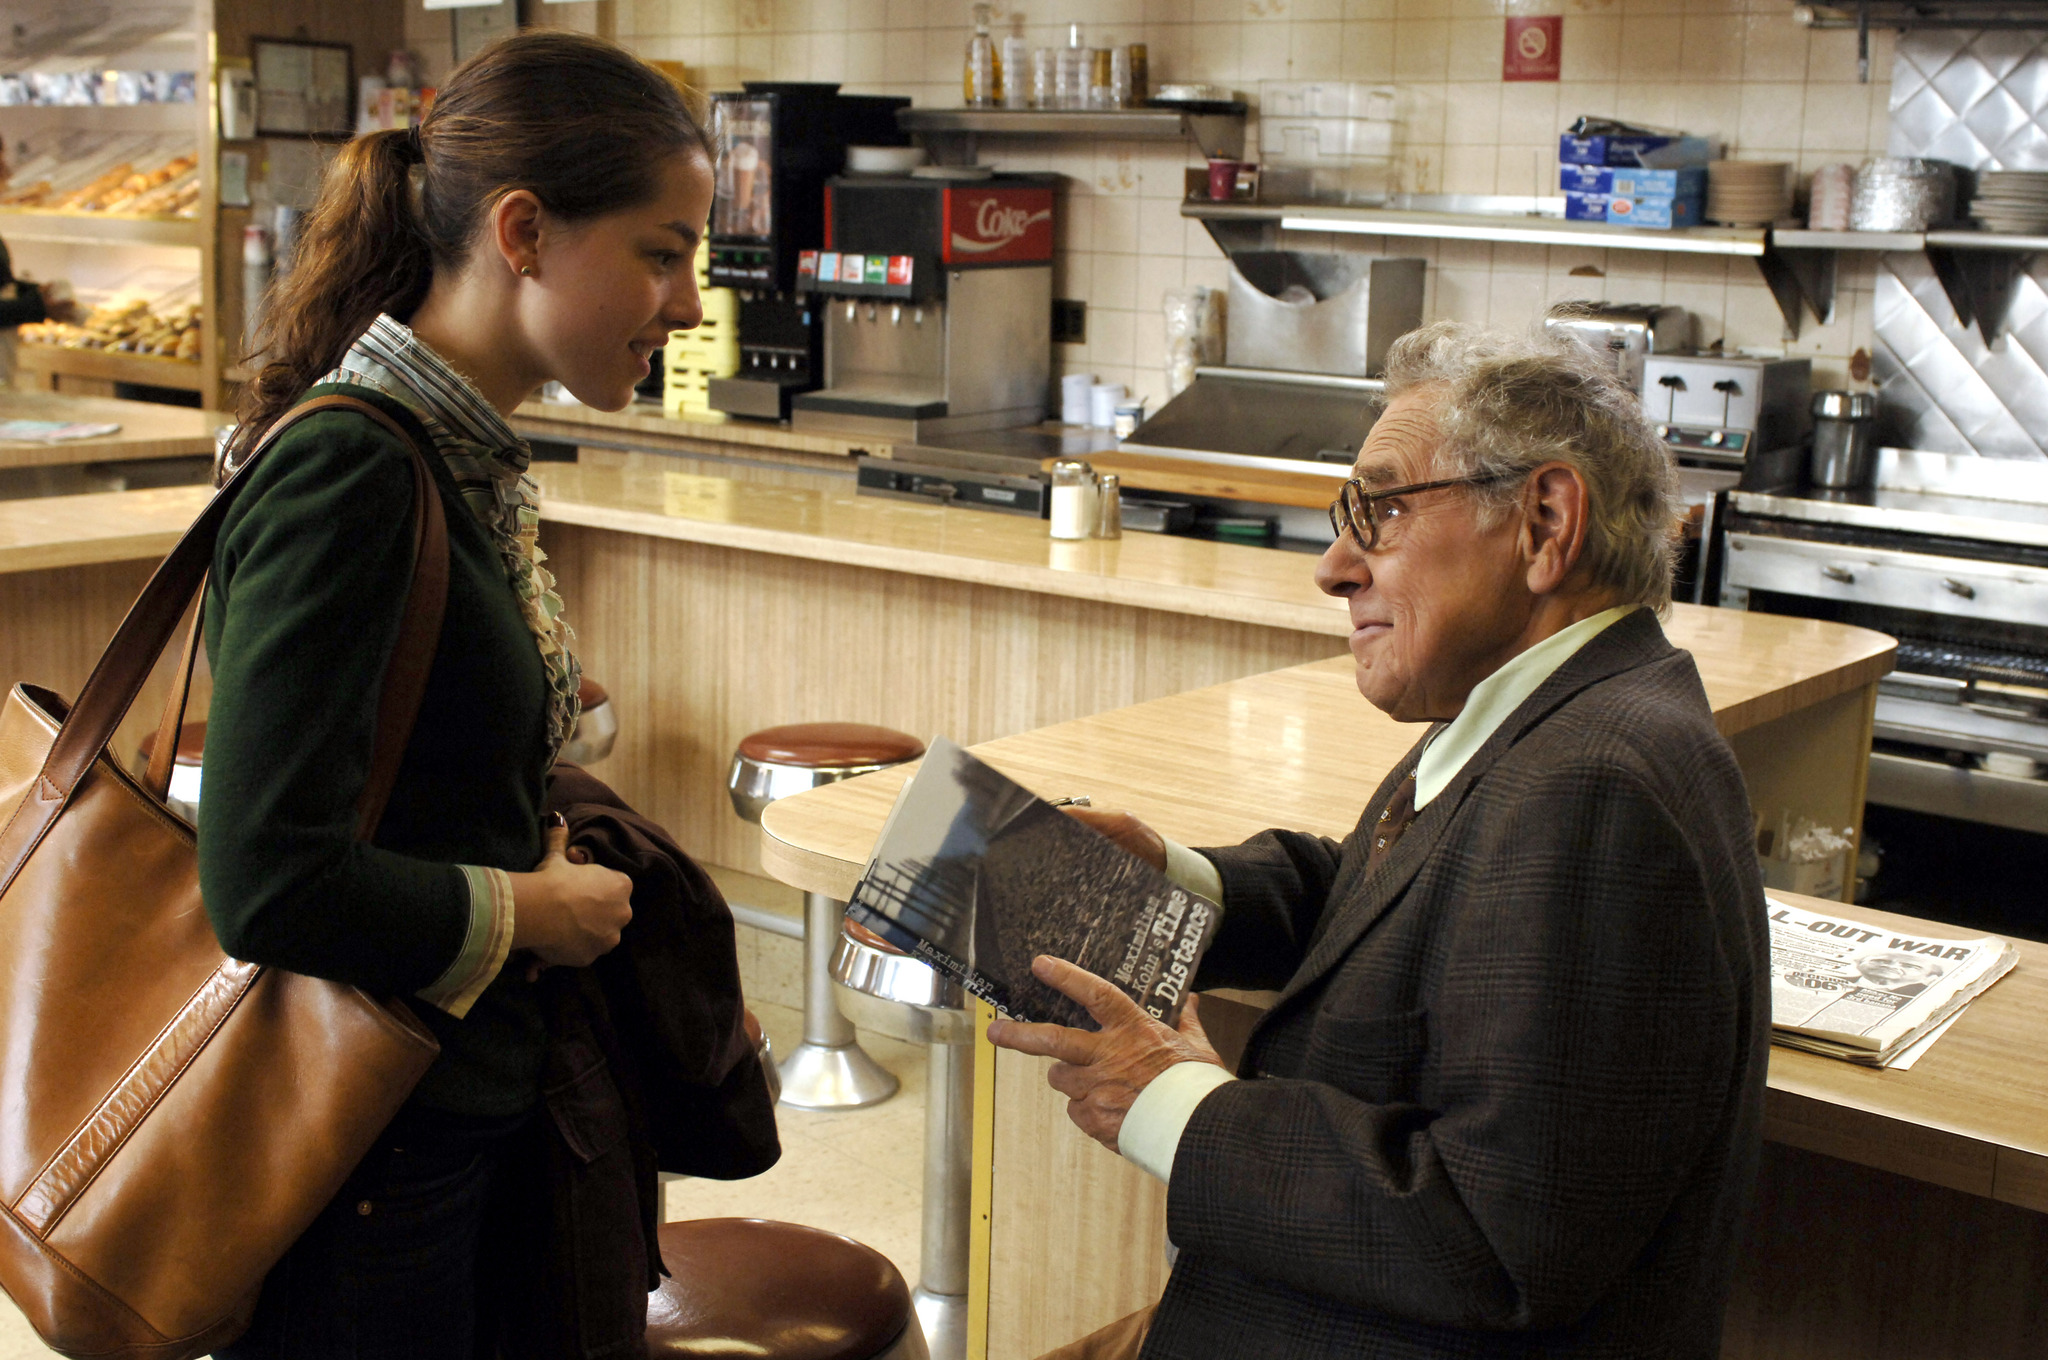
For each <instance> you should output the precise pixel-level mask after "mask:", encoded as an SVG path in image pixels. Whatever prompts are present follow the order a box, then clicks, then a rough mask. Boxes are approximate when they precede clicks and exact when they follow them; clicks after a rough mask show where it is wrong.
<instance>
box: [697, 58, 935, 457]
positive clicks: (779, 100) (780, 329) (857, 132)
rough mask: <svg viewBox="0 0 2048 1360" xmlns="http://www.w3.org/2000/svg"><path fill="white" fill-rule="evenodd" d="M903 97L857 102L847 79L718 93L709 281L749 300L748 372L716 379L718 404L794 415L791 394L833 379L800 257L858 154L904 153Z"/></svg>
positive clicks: (743, 315) (741, 334) (743, 310)
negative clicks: (874, 149) (825, 375)
mask: <svg viewBox="0 0 2048 1360" xmlns="http://www.w3.org/2000/svg"><path fill="white" fill-rule="evenodd" d="M909 103H910V100H909V99H907V98H903V97H899V96H885V95H847V94H840V93H839V86H838V85H836V84H806V83H786V82H772V81H758V80H754V81H748V82H747V83H746V85H745V87H744V88H742V89H740V90H735V91H730V92H725V93H720V94H714V95H712V96H711V133H712V141H713V143H714V144H715V146H716V148H717V153H718V164H717V169H716V174H717V196H716V197H715V198H714V199H713V201H712V207H711V232H710V265H709V270H708V273H709V276H710V277H709V281H710V284H711V286H712V287H714V288H731V289H735V290H737V292H738V294H739V316H738V321H737V325H736V330H737V333H738V339H739V349H740V357H739V369H738V371H737V372H735V373H734V374H733V376H731V377H729V378H713V379H712V380H711V383H710V402H711V408H712V409H713V410H715V411H724V412H727V413H728V414H731V415H738V416H755V417H758V418H761V419H765V420H784V419H787V418H788V416H789V402H790V398H791V397H792V396H793V395H794V394H796V393H798V392H807V391H809V390H811V389H812V388H814V387H816V386H817V385H818V383H819V381H820V377H821V375H822V372H823V369H822V363H821V348H822V327H821V326H820V324H819V318H818V315H817V313H816V311H815V309H814V308H813V307H812V306H811V304H810V303H809V302H807V301H806V300H804V299H802V298H800V297H798V296H797V291H796V287H797V280H796V269H797V256H798V253H799V252H800V251H801V250H802V249H803V248H804V247H806V246H811V245H815V244H816V243H817V241H818V239H819V238H820V236H821V234H822V232H823V230H824V197H825V182H826V181H827V180H829V179H830V178H832V176H834V175H836V174H838V173H839V171H840V170H841V169H842V168H843V167H844V165H845V163H846V148H847V146H848V145H855V146H865V145H873V146H901V145H905V144H906V143H907V142H908V138H907V137H906V136H905V135H904V133H902V132H901V131H900V130H899V129H898V128H897V126H896V110H898V109H900V108H904V107H906V106H908V105H909Z"/></svg>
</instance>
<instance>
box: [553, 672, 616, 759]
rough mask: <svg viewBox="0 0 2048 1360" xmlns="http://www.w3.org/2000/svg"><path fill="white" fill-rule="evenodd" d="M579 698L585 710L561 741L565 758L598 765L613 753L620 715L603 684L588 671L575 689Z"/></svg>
mask: <svg viewBox="0 0 2048 1360" xmlns="http://www.w3.org/2000/svg"><path fill="white" fill-rule="evenodd" d="M576 698H577V701H578V702H579V703H580V704H581V706H582V711H581V712H579V713H578V714H577V716H576V728H575V730H574V731H572V732H571V733H569V739H568V740H567V741H565V742H563V743H562V759H564V760H566V761H568V762H570V763H571V764H573V765H595V764H596V763H597V762H598V761H600V760H603V759H604V758H605V757H606V756H608V755H610V754H611V753H612V746H613V745H614V744H615V743H617V741H618V739H619V715H618V713H617V712H616V711H615V710H614V709H613V708H612V699H611V696H610V695H609V694H606V693H605V692H604V686H603V685H600V684H598V683H597V681H595V680H593V679H591V678H590V677H589V676H587V675H586V676H584V677H583V683H582V684H581V685H579V686H578V687H577V689H576Z"/></svg>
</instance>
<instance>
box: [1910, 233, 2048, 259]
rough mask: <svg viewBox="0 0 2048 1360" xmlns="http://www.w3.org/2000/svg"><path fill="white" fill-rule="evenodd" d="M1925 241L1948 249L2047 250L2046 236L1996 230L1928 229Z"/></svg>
mask: <svg viewBox="0 0 2048 1360" xmlns="http://www.w3.org/2000/svg"><path fill="white" fill-rule="evenodd" d="M1925 243H1926V244H1927V245H1930V246H1938V247H1943V248H1946V249H1949V250H2005V251H2012V252H2014V253H2016V254H2021V255H2028V254H2032V253H2033V252H2034V251H2037V250H2048V236H2009V235H2007V234H2006V233H2004V232H1998V231H1930V232H1928V233H1927V236H1926V240H1925Z"/></svg>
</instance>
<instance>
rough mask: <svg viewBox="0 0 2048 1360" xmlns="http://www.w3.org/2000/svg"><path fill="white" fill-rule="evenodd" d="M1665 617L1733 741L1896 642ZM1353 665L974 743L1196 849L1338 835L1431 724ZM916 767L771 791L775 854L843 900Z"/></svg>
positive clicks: (802, 880) (1870, 662)
mask: <svg viewBox="0 0 2048 1360" xmlns="http://www.w3.org/2000/svg"><path fill="white" fill-rule="evenodd" d="M1126 541H1128V540H1126ZM1240 551H1254V552H1255V551H1258V550H1257V549H1242V550H1240ZM1268 556H1271V557H1275V558H1280V559H1283V560H1285V559H1286V558H1288V557H1289V556H1290V555H1289V554H1283V553H1269V554H1268ZM1338 618H1339V619H1340V621H1341V620H1342V619H1343V615H1342V614H1339V615H1338ZM1664 628H1665V632H1666V634H1667V635H1668V636H1669V637H1670V639H1671V641H1672V643H1673V644H1674V645H1676V646H1679V647H1684V648H1686V649H1688V650H1689V651H1691V652H1692V654H1693V659H1694V661H1695V663H1696V664H1697V665H1698V666H1699V669H1700V678H1701V680H1702V681H1703V682H1704V684H1705V686H1706V690H1707V698H1708V701H1709V702H1710V703H1712V704H1713V707H1714V718H1715V723H1716V725H1717V726H1718V727H1719V728H1720V729H1721V732H1722V734H1723V735H1725V736H1730V737H1732V736H1735V735H1736V734H1738V733H1741V732H1744V731H1747V730H1749V729H1751V728H1754V727H1757V726H1760V725H1762V724H1763V723H1766V722H1769V721H1771V720H1773V719H1775V718H1779V717H1782V716H1784V715H1786V714H1788V713H1790V712H1793V711H1796V710H1797V709H1800V708H1804V707H1806V706H1808V705H1811V704H1815V703H1819V702H1821V701H1823V700H1825V699H1829V698H1833V697H1834V696H1836V695H1840V694H1845V693H1849V692H1851V691H1854V690H1857V689H1860V688H1862V687H1863V686H1866V685H1869V684H1871V683H1873V682H1874V681H1875V680H1876V679H1877V678H1878V677H1879V676H1881V675H1883V674H1884V673H1885V672H1887V671H1889V670H1890V669H1891V664H1892V657H1893V654H1894V652H1895V651H1896V645H1895V644H1894V643H1893V641H1892V639H1891V638H1889V637H1886V636H1885V635H1883V634H1882V633H1874V632H1871V631H1870V630H1868V629H1863V628H1851V627H1847V626H1845V625H1842V624H1832V623H1821V622H1818V621H1815V620H1811V619H1794V618H1787V617H1784V616H1782V615H1776V614H1751V613H1747V612H1742V611H1737V610H1731V609H1704V608H1700V607H1698V606H1693V605H1676V606H1674V607H1673V611H1672V615H1671V617H1670V618H1669V619H1667V620H1665V624H1664ZM1353 677H1354V672H1353V669H1352V662H1351V658H1350V657H1348V656H1342V657H1333V658H1331V659H1329V660H1327V661H1312V662H1309V663H1308V664H1306V665H1301V666H1291V667H1289V668H1287V669H1285V670H1279V671H1273V672H1270V673H1268V674H1265V675H1254V676H1250V677H1247V678H1245V679H1242V680H1231V681H1228V682H1226V683H1224V684H1221V685H1211V686H1209V687H1208V688H1206V689H1198V690H1193V691H1190V692H1188V693H1186V694H1176V695H1173V696H1171V697H1169V698H1165V699H1154V700H1152V701H1151V702H1149V703H1143V704H1136V705H1133V706H1132V707H1130V708H1124V709H1117V710H1114V711H1112V712H1108V713H1098V714H1095V715H1093V716H1091V717H1086V718H1079V719H1076V720H1074V721H1072V722H1065V723H1059V724H1057V725H1055V726H1052V727H1046V728H1041V729H1039V730H1038V731H1035V732H1023V733H1019V734H1018V735H1016V736H1013V737H1002V738H999V739H997V740H995V741H991V742H985V743H983V744H981V745H979V746H976V747H975V748H974V753H975V754H976V755H977V756H980V757H981V758H982V759H984V760H986V761H988V762H989V763H990V764H991V765H994V766H996V767H997V768H998V769H1001V770H1003V771H1004V772H1005V773H1007V774H1009V775H1010V776H1011V777H1012V778H1014V779H1016V780H1017V781H1018V782H1019V783H1021V784H1023V785H1024V786H1025V787H1027V788H1030V789H1033V790H1034V791H1036V792H1038V793H1039V794H1041V795H1042V796H1044V797H1048V798H1054V797H1060V796H1065V795H1074V794H1084V793H1085V794H1087V795H1089V796H1090V797H1091V798H1093V799H1094V800H1095V802H1096V804H1097V805H1098V806H1105V807H1118V808H1127V809H1129V810H1130V811H1132V812H1135V813H1136V814H1138V816H1140V817H1141V818H1143V819H1144V820H1146V821H1148V822H1150V823H1152V824H1153V825H1154V826H1156V827H1157V828H1158V829H1159V830H1160V831H1161V832H1163V833H1165V834H1166V835H1169V836H1171V837H1173V838H1174V839H1175V840H1178V841H1180V842H1181V843H1183V844H1185V845H1234V844H1236V843H1237V842H1239V841H1242V840H1244V839H1246V838H1247V837H1249V836H1252V835H1254V834H1256V833H1257V832H1259V831H1262V830H1264V829H1266V828H1267V827H1270V826H1284V827H1291V828H1294V829H1296V830H1301V831H1311V832H1315V833H1317V834H1320V835H1325V836H1333V837H1342V836H1344V835H1346V834H1347V833H1349V832H1350V830H1351V828H1352V826H1353V824H1354V823H1355V822H1356V821H1357V820H1358V813H1359V809H1360V808H1361V807H1362V806H1363V804H1364V802H1365V799H1366V798H1367V797H1368V796H1369V795H1370V794H1371V792H1372V790H1373V788H1374V786H1375V785H1376V784H1377V783H1378V782H1379V780H1380V778H1381V776H1382V775H1383V774H1384V773H1385V772H1386V771H1387V770H1390V769H1392V768H1393V767H1394V765H1395V764H1396V763H1397V762H1398V761H1399V760H1400V758H1401V756H1402V755H1403V754H1405V753H1406V752H1407V750H1408V748H1409V747H1411V746H1413V745H1414V744H1415V742H1416V740H1417V739H1418V738H1419V737H1420V736H1421V735H1422V731H1423V729H1422V728H1421V727H1420V726H1418V725H1416V724H1410V723H1397V722H1395V721H1394V720H1393V719H1392V718H1389V717H1387V716H1386V715H1385V714H1384V713H1381V712H1380V711H1379V710H1378V709H1376V708H1374V707H1373V706H1372V705H1371V704H1369V703H1367V702H1366V701H1365V700H1364V699H1363V698H1362V697H1361V696H1360V695H1359V693H1358V689H1357V686H1356V682H1355V680H1354V678H1353ZM926 735H929V734H926ZM915 768H916V766H915V765H907V766H901V767H898V768H896V769H892V770H884V771H882V772H880V773H879V774H873V775H867V776H865V777H863V778H860V779H850V780H847V781H845V782H843V783H838V784H831V785H828V786H826V787H824V788H821V789H815V790H812V791H811V792H809V793H804V794H799V795H796V796H794V797H791V798H785V799H783V800H781V801H780V802H777V803H775V804H774V805H773V806H771V807H770V808H769V809H768V812H767V814H766V815H765V816H764V817H763V819H762V823H761V825H762V838H761V857H762V863H763V865H764V866H765V867H766V868H767V869H768V870H769V872H771V873H773V874H774V875H775V877H777V878H779V879H781V880H783V881H784V882H786V883H791V884H794V885H796V886H797V887H800V888H803V889H806V890H807V891H812V892H822V893H829V894H831V895H832V896H834V897H838V898H842V899H843V898H845V897H846V895H847V894H848V892H850V891H851V890H852V888H853V885H854V883H855V882H856V881H857V880H858V878H859V877H860V871H861V869H862V867H863V866H865V864H866V863H867V858H868V854H869V852H870V850H871V849H872V848H873V845H874V838H875V835H876V833H877V832H878V831H879V829H880V827H881V824H882V821H883V818H884V817H886V816H887V815H888V811H889V806H890V804H891V803H892V802H893V801H894V799H895V797H896V791H897V790H898V789H899V788H900V787H901V786H902V784H903V781H904V780H905V779H907V778H909V776H910V772H911V771H912V770H914V769H915Z"/></svg>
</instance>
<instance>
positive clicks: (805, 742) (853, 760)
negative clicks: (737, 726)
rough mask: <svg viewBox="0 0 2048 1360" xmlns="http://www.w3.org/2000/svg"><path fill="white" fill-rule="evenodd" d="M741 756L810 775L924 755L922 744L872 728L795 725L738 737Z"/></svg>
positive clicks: (866, 725) (868, 725)
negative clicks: (798, 770)
mask: <svg viewBox="0 0 2048 1360" xmlns="http://www.w3.org/2000/svg"><path fill="white" fill-rule="evenodd" d="M739 753H740V755H741V756H743V757H745V758H746V759H748V760H753V761H758V762H760V763H761V764H763V765H794V766H797V767H798V768H800V769H806V770H837V769H844V768H847V767H850V766H883V765H901V764H902V763H903V762H904V761H906V760H916V759H917V758H918V757H919V756H921V755H923V754H924V743H923V742H921V741H919V740H918V739H917V738H916V737H913V736H911V735H909V734H908V733H905V732H897V731H894V730H893V729H891V728H887V727H876V726H874V725H873V724H871V723H836V722H829V723H791V724H789V725H788V726H785V727H764V728H762V729H761V730H760V731H759V732H752V733H749V734H748V735H746V736H744V737H742V738H740V747H739Z"/></svg>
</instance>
